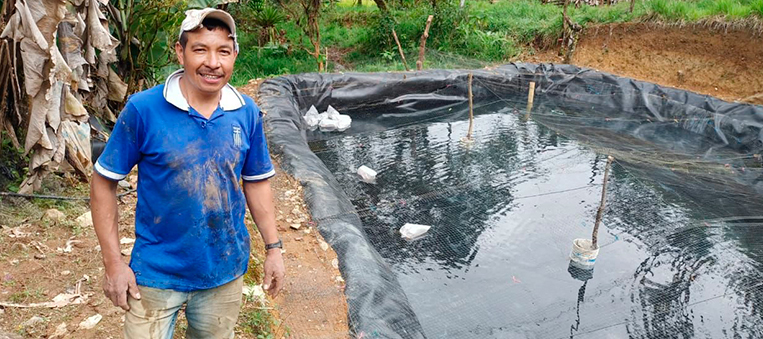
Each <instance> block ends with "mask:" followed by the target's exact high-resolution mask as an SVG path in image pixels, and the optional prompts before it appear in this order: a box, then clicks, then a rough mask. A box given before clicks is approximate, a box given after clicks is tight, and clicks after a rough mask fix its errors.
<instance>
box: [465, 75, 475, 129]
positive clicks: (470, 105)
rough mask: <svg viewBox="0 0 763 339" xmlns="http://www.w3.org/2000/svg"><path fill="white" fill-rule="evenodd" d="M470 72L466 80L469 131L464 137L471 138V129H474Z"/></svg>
mask: <svg viewBox="0 0 763 339" xmlns="http://www.w3.org/2000/svg"><path fill="white" fill-rule="evenodd" d="M472 77H473V75H472V73H469V78H468V81H467V84H468V87H469V131H468V132H467V133H466V139H467V140H472V130H474V100H473V98H472Z"/></svg>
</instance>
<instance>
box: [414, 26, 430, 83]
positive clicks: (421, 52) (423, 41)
mask: <svg viewBox="0 0 763 339" xmlns="http://www.w3.org/2000/svg"><path fill="white" fill-rule="evenodd" d="M432 18H433V16H432V15H430V16H428V17H427V26H426V27H425V28H424V35H422V36H421V45H420V46H419V60H418V61H416V70H419V71H420V70H421V68H423V67H424V50H425V49H426V45H427V38H428V37H429V25H431V24H432Z"/></svg>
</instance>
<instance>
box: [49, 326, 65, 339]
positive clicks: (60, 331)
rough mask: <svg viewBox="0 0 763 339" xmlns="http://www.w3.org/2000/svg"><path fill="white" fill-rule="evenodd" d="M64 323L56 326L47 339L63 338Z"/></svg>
mask: <svg viewBox="0 0 763 339" xmlns="http://www.w3.org/2000/svg"><path fill="white" fill-rule="evenodd" d="M66 332H67V331H66V323H61V324H60V325H58V326H56V331H55V332H53V334H51V335H50V337H48V339H55V338H63V336H65V335H66Z"/></svg>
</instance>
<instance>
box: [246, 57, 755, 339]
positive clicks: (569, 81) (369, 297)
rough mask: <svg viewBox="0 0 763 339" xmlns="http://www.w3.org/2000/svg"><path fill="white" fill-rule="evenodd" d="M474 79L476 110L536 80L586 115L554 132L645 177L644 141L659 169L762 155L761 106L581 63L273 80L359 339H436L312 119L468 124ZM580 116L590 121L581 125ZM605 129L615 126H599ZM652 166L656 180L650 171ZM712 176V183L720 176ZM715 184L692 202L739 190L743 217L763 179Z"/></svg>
mask: <svg viewBox="0 0 763 339" xmlns="http://www.w3.org/2000/svg"><path fill="white" fill-rule="evenodd" d="M469 73H473V75H474V83H473V87H474V89H473V92H474V97H475V102H479V101H490V100H497V99H500V100H504V99H506V98H514V100H516V101H522V100H526V98H527V92H528V87H529V83H530V82H531V81H532V82H535V83H536V99H535V101H536V105H542V104H549V105H554V106H558V107H562V106H563V107H566V108H569V111H570V112H575V113H566V114H567V115H564V116H560V117H558V119H557V117H555V116H553V115H551V116H544V117H539V118H538V119H539V120H542V122H543V124H544V125H546V126H548V127H550V128H553V129H555V130H559V131H564V133H565V134H571V135H574V136H575V137H576V138H577V139H580V140H582V141H584V142H587V143H589V144H592V145H597V146H598V147H600V148H604V149H606V150H607V151H608V152H610V153H613V154H616V156H618V155H619V157H620V158H621V159H622V160H624V161H629V160H630V161H629V162H630V164H631V165H633V167H634V168H635V169H637V170H638V169H639V161H641V159H639V152H641V151H644V150H643V149H639V146H640V144H639V140H646V141H649V143H648V144H649V147H652V148H650V149H648V150H647V151H649V152H651V154H653V155H654V154H658V155H657V156H654V157H653V158H655V159H658V160H659V153H660V150H661V149H664V150H670V151H671V152H670V154H686V158H685V159H675V158H671V159H665V161H668V160H670V161H676V160H681V161H684V163H692V165H693V166H703V164H705V163H712V162H713V160H716V158H717V159H720V158H721V156H720V155H719V154H722V153H723V152H725V151H724V150H728V149H730V150H733V151H734V152H738V153H746V154H760V153H761V151H763V131H762V130H761V126H763V107H761V106H754V105H748V104H737V103H729V102H725V101H722V100H719V99H716V98H713V97H710V96H706V95H700V94H696V93H692V92H687V91H683V90H678V89H673V88H667V87H662V86H658V85H655V84H651V83H647V82H642V81H636V80H632V79H627V78H622V77H618V76H614V75H611V74H607V73H603V72H598V71H594V70H590V69H584V68H579V67H575V66H571V65H553V64H539V65H536V64H509V65H505V66H501V67H498V68H495V69H481V70H473V71H465V70H458V71H456V70H431V71H424V72H409V73H375V74H360V73H347V74H302V75H295V76H285V77H279V78H275V79H271V80H268V81H266V82H265V83H263V84H262V85H261V86H260V90H259V98H260V102H261V108H262V110H263V111H264V112H266V113H267V114H266V117H265V121H266V122H265V123H266V128H267V132H268V140H269V143H270V145H271V150H272V151H273V152H275V153H277V154H281V155H282V167H283V169H284V170H285V171H287V172H289V173H290V174H291V175H293V176H294V177H295V178H296V179H298V180H299V181H300V182H301V184H302V185H303V186H304V187H305V198H306V200H307V203H308V205H309V207H310V210H311V213H312V216H313V219H314V220H315V221H316V222H317V225H318V229H319V231H320V232H321V234H322V235H323V237H324V238H325V239H326V241H327V242H328V243H329V244H330V245H331V246H332V247H333V249H334V250H335V251H336V253H337V255H338V257H339V263H340V270H341V272H342V275H343V277H344V279H345V281H346V284H347V285H346V290H345V294H346V296H347V301H348V305H349V320H350V326H351V331H352V332H353V334H354V335H357V336H358V337H361V336H363V337H366V338H367V337H372V338H424V337H425V334H424V332H423V330H422V327H421V325H420V324H419V321H418V320H417V318H416V314H415V313H414V312H413V310H412V308H411V306H410V304H409V302H408V300H407V298H406V295H405V293H404V292H403V290H402V289H401V288H400V285H399V283H398V282H397V280H396V278H395V274H394V273H393V272H392V271H391V270H390V268H389V267H388V265H387V264H386V263H385V262H384V260H383V258H382V257H381V256H380V255H379V254H378V252H377V251H376V250H375V249H374V248H373V247H372V246H371V244H370V243H369V241H368V239H367V238H366V235H365V234H364V231H363V226H362V224H361V220H360V218H359V216H358V214H357V212H356V211H355V208H354V206H353V204H352V203H351V202H350V199H349V198H348V196H347V195H346V194H345V192H343V191H342V189H341V187H340V185H339V183H338V182H337V180H336V179H335V178H334V175H333V174H332V173H331V172H330V171H329V170H328V169H327V167H326V166H325V165H324V164H323V162H322V161H321V160H320V159H319V158H318V157H317V156H316V155H315V154H313V152H312V151H311V150H310V148H309V146H308V139H311V138H316V137H320V135H317V134H316V133H315V132H310V131H307V130H306V126H305V124H304V120H303V119H302V115H303V114H304V113H305V112H306V111H307V110H308V108H309V107H310V106H311V105H315V106H316V108H318V110H319V111H324V110H326V108H327V106H328V105H332V106H333V107H335V108H337V109H338V110H339V111H340V112H342V113H344V114H350V115H364V116H369V115H370V116H374V115H376V116H377V119H375V120H374V119H370V121H366V120H364V123H363V124H355V123H354V124H353V127H352V129H354V130H358V129H360V130H361V132H362V130H369V131H370V130H378V129H384V128H388V127H391V126H394V125H395V124H399V123H400V122H401V121H403V122H406V121H407V122H411V123H413V122H416V121H420V120H425V119H427V118H430V117H431V116H432V115H437V114H460V113H463V105H464V103H465V102H466V100H467V97H466V93H467V85H466V84H467V81H466V78H467V75H468V74H469ZM454 107H460V109H457V110H453V112H452V113H449V111H450V110H448V108H454ZM457 112H460V113H457ZM569 114H572V116H570V115H569ZM571 117H573V118H585V119H588V118H591V119H590V120H585V121H586V122H585V123H577V124H570V123H569V122H570V121H571V120H570V118H571ZM592 118H597V119H592ZM596 121H606V122H607V123H606V124H599V125H597V123H596ZM634 121H638V122H634ZM591 127H596V128H599V129H601V128H605V129H607V130H609V131H611V132H612V133H614V134H618V133H621V134H622V135H623V136H624V137H623V139H622V142H620V143H615V144H613V143H612V142H611V141H612V137H611V134H610V135H608V136H606V137H601V138H599V137H598V136H597V132H596V129H592V128H591ZM674 128H680V129H684V130H688V131H690V132H692V133H694V134H696V135H697V136H698V137H701V138H700V139H702V140H706V141H707V142H700V143H697V142H687V141H685V140H677V139H672V138H670V137H669V135H670V133H669V132H665V131H664V130H665V129H674ZM356 132H357V131H356ZM626 136H627V137H626ZM645 144H646V143H645ZM654 145H656V147H657V149H654V148H653V147H655V146H654ZM721 148H723V149H721ZM697 155H699V156H700V157H697ZM629 157H630V159H629ZM671 157H674V156H672V155H671ZM697 158H702V159H700V160H697ZM650 161H654V160H653V159H652V160H650ZM719 161H720V160H719ZM739 161H743V162H744V161H747V162H744V163H741V164H732V165H734V166H730V167H732V168H741V169H742V171H743V170H744V166H745V165H746V166H749V167H760V163H759V161H760V157H757V158H755V160H754V162H755V163H748V162H749V161H750V160H739ZM714 165H715V164H712V165H710V166H709V167H711V169H714V168H715V167H717V166H714ZM727 167H728V164H727ZM642 168H643V170H644V171H650V170H651V169H650V168H649V167H648V166H642ZM668 172H670V171H668ZM708 173H709V174H707V175H708V176H710V177H712V171H709V172H708ZM660 175H661V176H662V177H661V178H660V179H661V181H664V182H665V183H666V184H667V185H670V182H671V181H674V182H678V181H682V180H685V179H686V178H684V177H681V175H680V173H678V174H676V173H673V172H670V173H662V174H660ZM711 179H715V180H708V181H707V182H709V184H708V183H704V184H703V185H706V187H701V188H699V189H697V190H693V191H691V192H685V193H686V194H689V195H707V194H709V192H719V191H721V190H717V189H716V188H717V187H713V186H718V187H724V188H728V187H735V188H736V189H734V190H732V191H733V192H736V193H735V194H731V195H729V196H726V197H724V198H729V199H721V198H718V201H723V204H724V205H725V206H724V207H725V208H728V209H733V208H734V206H733V205H734V204H735V202H737V201H743V200H745V199H749V196H750V195H749V194H753V195H758V194H763V180H762V179H761V178H760V177H759V176H758V175H757V174H755V172H754V171H748V172H746V173H742V172H741V171H740V173H739V175H737V176H734V177H733V179H727V178H726V177H724V179H723V180H717V179H718V178H717V177H713V178H711ZM726 191H728V190H726Z"/></svg>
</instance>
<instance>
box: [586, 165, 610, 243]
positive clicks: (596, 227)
mask: <svg viewBox="0 0 763 339" xmlns="http://www.w3.org/2000/svg"><path fill="white" fill-rule="evenodd" d="M613 160H615V158H613V157H612V156H611V155H610V156H608V157H607V166H606V167H605V168H604V183H603V184H602V186H601V203H599V210H598V211H596V223H595V224H594V225H593V234H592V235H591V246H593V248H594V249H597V248H599V245H597V244H596V242H597V240H598V238H599V224H601V216H602V214H604V205H605V203H606V200H607V181H609V168H610V167H612V161H613Z"/></svg>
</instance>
